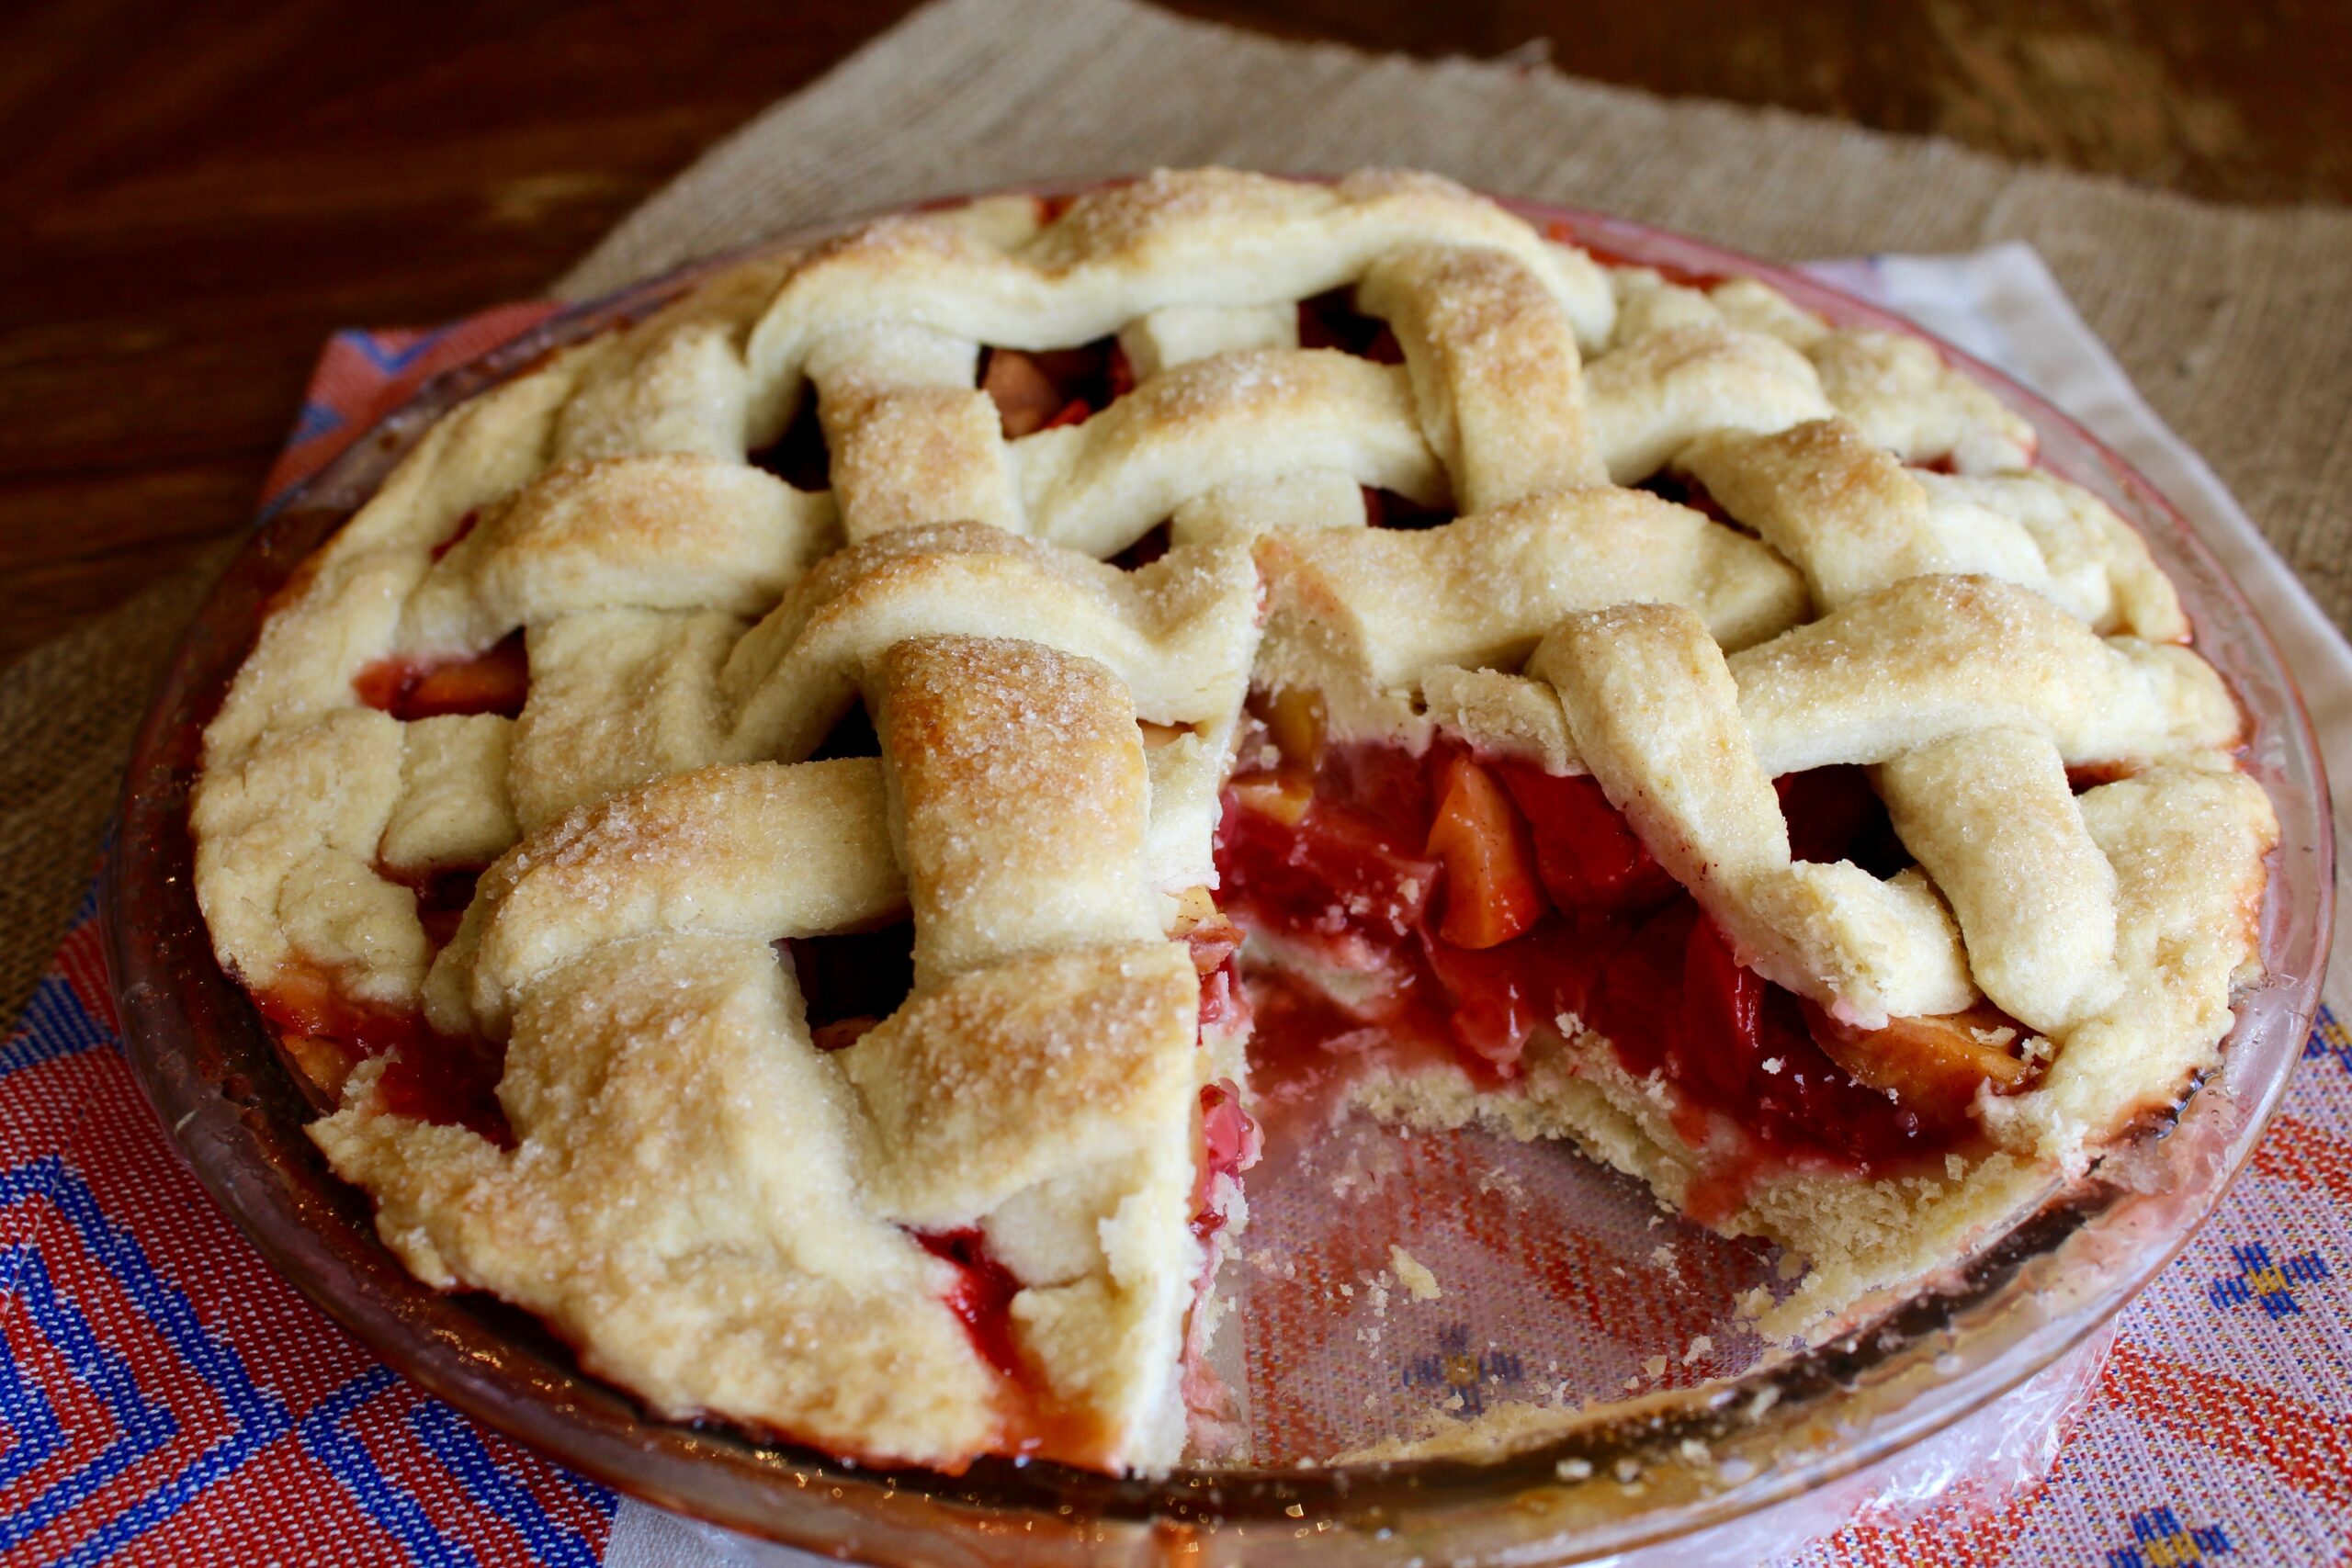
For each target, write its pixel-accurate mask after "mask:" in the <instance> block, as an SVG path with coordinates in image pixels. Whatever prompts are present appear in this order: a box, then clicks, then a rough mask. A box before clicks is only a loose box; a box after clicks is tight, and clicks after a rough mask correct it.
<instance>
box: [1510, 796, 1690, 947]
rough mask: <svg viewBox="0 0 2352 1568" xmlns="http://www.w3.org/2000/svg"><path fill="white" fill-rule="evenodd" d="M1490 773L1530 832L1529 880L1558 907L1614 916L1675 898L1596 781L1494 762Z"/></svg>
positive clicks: (1666, 877) (1669, 881)
mask: <svg viewBox="0 0 2352 1568" xmlns="http://www.w3.org/2000/svg"><path fill="white" fill-rule="evenodd" d="M1495 771H1496V773H1498V774H1500V775H1501V777H1502V782H1503V787H1504V788H1506V789H1508V790H1509V791H1510V797H1511V799H1512V800H1513V801H1514V802H1516V803H1517V804H1518V807H1519V808H1520V810H1521V811H1522V812H1525V813H1526V814H1527V820H1528V821H1529V823H1530V824H1532V826H1533V828H1534V839H1535V874H1536V875H1537V876H1538V877H1539V878H1541V879H1542V881H1543V884H1544V891H1545V892H1547V893H1549V894H1550V895H1551V896H1552V901H1553V902H1554V903H1555V904H1557V905H1558V906H1559V907H1560V908H1561V909H1563V910H1565V911H1576V910H1584V909H1590V910H1594V911H1596V912H1603V913H1615V912H1620V911H1624V910H1631V909H1640V908H1648V907H1650V906H1651V905H1654V904H1658V903H1662V902H1664V901H1665V900H1666V899H1668V898H1669V897H1673V896H1674V894H1675V892H1676V891H1677V887H1676V884H1675V881H1674V878H1673V877H1671V876H1669V875H1668V874H1667V871H1666V868H1665V867H1664V866H1662V865H1660V864H1658V863H1657V857H1655V856H1653V855H1652V854H1651V853H1650V852H1649V848H1648V846H1647V845H1645V844H1644V843H1643V842H1642V840H1639V839H1638V838H1635V837H1634V830H1633V829H1631V828H1630V827H1628V826H1626V824H1625V818H1624V816H1623V813H1621V812H1620V811H1619V810H1618V809H1617V808H1616V807H1613V806H1611V805H1610V804H1609V797H1608V796H1607V795H1603V794H1602V793H1601V790H1600V783H1599V781H1598V780H1596V779H1594V778H1592V777H1591V776H1590V775H1589V774H1584V773H1579V774H1577V775H1575V776H1573V777H1562V776H1560V775H1557V774H1554V773H1545V772H1544V771H1543V770H1542V769H1541V768H1537V767H1534V766H1532V764H1530V763H1526V762H1515V761H1504V762H1498V763H1497V764H1496V765H1495Z"/></svg>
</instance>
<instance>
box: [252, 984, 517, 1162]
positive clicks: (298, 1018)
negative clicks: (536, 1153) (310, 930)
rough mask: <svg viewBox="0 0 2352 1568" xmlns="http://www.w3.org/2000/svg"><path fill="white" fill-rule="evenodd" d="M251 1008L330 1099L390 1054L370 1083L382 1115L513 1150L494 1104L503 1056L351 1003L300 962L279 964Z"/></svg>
mask: <svg viewBox="0 0 2352 1568" xmlns="http://www.w3.org/2000/svg"><path fill="white" fill-rule="evenodd" d="M254 1006H256V1007H258V1008H259V1009H260V1010H261V1014H262V1017H263V1018H265V1019H266V1020H268V1021H269V1022H270V1024H271V1025H272V1026H273V1028H274V1029H275V1030H276V1032H277V1035H278V1038H279V1040H280V1042H281V1043H283V1044H284V1045H285V1047H286V1049H287V1053H288V1055H291V1056H292V1057H293V1058H294V1060H295V1061H296V1063H297V1064H298V1065H299V1066H301V1067H302V1069H303V1072H304V1075H305V1076H306V1077H309V1078H310V1079H311V1082H312V1083H313V1084H314V1085H315V1086H317V1087H319V1088H320V1089H323V1090H326V1091H329V1093H330V1095H332V1093H333V1092H334V1091H339V1090H340V1089H341V1088H342V1083H343V1079H344V1077H346V1076H348V1074H349V1072H350V1070H351V1068H352V1067H353V1066H356V1065H357V1064H358V1063H359V1062H360V1061H362V1060H364V1059H366V1058H368V1057H371V1056H380V1055H384V1054H385V1053H387V1052H397V1053H398V1055H395V1056H393V1058H392V1060H391V1061H390V1063H389V1064H388V1065H387V1066H385V1068H384V1076H383V1077H382V1078H381V1079H380V1080H379V1083H378V1085H377V1092H378V1093H379V1095H380V1096H381V1097H382V1099H383V1102H384V1106H385V1108H386V1109H387V1110H389V1111H391V1112H393V1113H394V1114H395V1115H400V1116H413V1117H414V1118H415V1119H416V1120H418V1121H420V1122H440V1123H443V1124H445V1125H454V1126H461V1127H470V1128H472V1129H473V1130H474V1131H475V1132H477V1133H479V1134H481V1135H482V1136H483V1137H485V1138H488V1139H489V1140H491V1142H492V1143H494V1144H497V1145H500V1146H502V1147H511V1146H512V1145H513V1144H514V1142H515V1135H514V1133H513V1130H512V1129H510V1128H509V1127H508V1126H507V1124H506V1113H505V1111H503V1110H502V1109H500V1107H499V1103H498V1095H497V1089H498V1077H499V1073H500V1071H501V1070H502V1068H503V1061H502V1059H501V1058H502V1053H500V1052H498V1051H497V1050H495V1049H494V1048H493V1047H492V1046H490V1045H488V1044H486V1043H483V1042H481V1041H479V1040H469V1039H462V1038H458V1037H457V1036H453V1035H447V1034H441V1033H437V1032H435V1030H434V1029H433V1027H432V1026H431V1025H430V1024H428V1023H426V1022H425V1021H424V1018H423V1017H422V1016H421V1015H420V1014H418V1013H417V1012H416V1011H414V1010H412V1009H408V1008H391V1007H385V1006H382V1005H380V1004H377V1003H372V1002H366V1001H359V1000H356V999H354V998H351V997H348V996H345V994H344V993H343V991H342V989H341V988H340V987H337V986H336V985H335V983H334V977H333V976H330V975H329V974H327V972H326V971H324V970H322V969H317V968H312V967H311V966H309V965H307V964H299V965H298V964H288V965H285V966H283V967H281V968H280V969H279V970H278V973H277V980H276V982H275V983H273V984H272V985H271V986H269V987H267V988H266V989H264V990H259V991H256V992H254Z"/></svg>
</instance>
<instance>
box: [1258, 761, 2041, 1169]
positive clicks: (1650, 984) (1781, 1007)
mask: <svg viewBox="0 0 2352 1568" xmlns="http://www.w3.org/2000/svg"><path fill="white" fill-rule="evenodd" d="M1272 720H1273V724H1272V728H1274V730H1275V733H1276V734H1277V735H1278V736H1279V734H1280V729H1281V725H1282V716H1281V715H1279V714H1276V715H1273V716H1272ZM1288 750H1290V754H1291V755H1292V756H1293V757H1297V756H1299V755H1300V753H1299V751H1298V750H1296V749H1295V747H1293V748H1290V749H1288ZM1321 753H1322V754H1321V755H1320V756H1319V757H1315V758H1313V760H1311V761H1283V763H1281V764H1280V765H1279V766H1276V767H1273V768H1271V769H1268V770H1264V771H1261V772H1253V773H1243V774H1241V775H1239V776H1238V777H1236V778H1235V779H1234V780H1233V781H1232V782H1231V783H1230V784H1228V786H1227V792H1226V801H1225V813H1224V818H1223V822H1222V826H1221V829H1220V833H1219V838H1218V848H1217V865H1218V871H1219V874H1220V875H1221V876H1222V878H1223V883H1222V886H1223V893H1222V897H1223V899H1224V901H1225V905H1226V907H1227V908H1228V909H1230V910H1231V911H1232V912H1233V914H1234V916H1235V918H1236V919H1238V920H1239V922H1240V923H1241V924H1242V926H1243V927H1244V928H1245V929H1248V930H1250V931H1253V932H1262V933H1264V934H1265V935H1266V936H1268V937H1269V938H1272V939H1273V943H1274V947H1275V949H1276V951H1277V952H1278V953H1282V954H1283V955H1285V960H1286V961H1285V962H1283V964H1282V965H1281V966H1280V967H1277V966H1274V965H1272V964H1254V963H1253V964H1250V966H1249V968H1248V969H1247V970H1245V973H1246V974H1247V975H1248V976H1249V978H1250V985H1251V988H1252V992H1253V1001H1254V1003H1255V1006H1256V1010H1257V1019H1258V1022H1257V1030H1256V1040H1255V1043H1254V1045H1253V1055H1254V1056H1255V1058H1256V1059H1257V1060H1259V1061H1261V1062H1267V1063H1279V1064H1282V1066H1281V1067H1280V1068H1278V1069H1277V1071H1276V1072H1275V1073H1274V1074H1271V1075H1269V1077H1268V1091H1269V1092H1270V1093H1276V1094H1279V1092H1280V1090H1279V1089H1278V1088H1277V1087H1276V1080H1277V1079H1278V1078H1279V1077H1280V1076H1281V1075H1282V1074H1283V1073H1284V1072H1287V1073H1291V1074H1293V1075H1295V1074H1296V1073H1297V1072H1298V1071H1300V1070H1302V1066H1303V1065H1304V1064H1305V1062H1306V1059H1308V1058H1312V1057H1314V1056H1316V1055H1329V1054H1331V1053H1334V1052H1336V1053H1339V1054H1340V1055H1346V1056H1350V1057H1351V1058H1354V1059H1359V1060H1363V1059H1369V1058H1370V1057H1372V1056H1374V1055H1380V1054H1381V1053H1385V1054H1386V1055H1385V1059H1386V1060H1389V1061H1391V1062H1396V1063H1399V1065H1405V1064H1408V1063H1410V1062H1413V1061H1425V1060H1428V1059H1430V1058H1431V1057H1432V1056H1433V1055H1434V1056H1439V1057H1446V1058H1450V1059H1451V1060H1452V1061H1453V1062H1454V1063H1455V1064H1456V1065H1458V1066H1461V1067H1463V1068H1464V1069H1466V1070H1467V1071H1468V1072H1469V1073H1470V1074H1471V1075H1472V1077H1474V1078H1475V1079H1476V1080H1477V1081H1479V1082H1481V1083H1484V1084H1487V1085H1488V1086H1501V1085H1504V1084H1507V1083H1509V1082H1510V1081H1511V1080H1513V1079H1516V1078H1517V1077H1520V1076H1521V1073H1522V1071H1523V1064H1522V1056H1523V1055H1524V1053H1525V1051H1526V1050H1527V1047H1528V1044H1529V1042H1530V1041H1531V1040H1532V1038H1533V1037H1534V1035H1535V1033H1536V1032H1537V1031H1538V1030H1540V1029H1544V1028H1547V1027H1549V1028H1553V1029H1558V1030H1562V1031H1565V1032H1573V1031H1574V1029H1575V1028H1576V1026H1577V1025H1578V1024H1579V1023H1580V1024H1581V1025H1582V1026H1583V1027H1584V1028H1587V1029H1589V1030H1591V1031H1593V1032H1596V1033H1598V1034H1600V1035H1601V1036H1603V1037H1605V1038H1606V1039H1607V1040H1608V1041H1609V1042H1610V1043H1611V1045H1612V1047H1613V1049H1614V1052H1615V1055H1616V1058H1617V1061H1618V1062H1619V1064H1620V1065H1621V1066H1623V1068H1624V1069H1625V1070H1626V1071H1628V1072H1630V1073H1632V1074H1634V1076H1636V1077H1651V1076H1653V1075H1655V1076H1657V1077H1658V1078H1660V1079H1662V1080H1663V1081H1664V1083H1665V1084H1666V1085H1667V1086H1668V1088H1669V1089H1671V1090H1672V1091H1673V1094H1674V1097H1675V1102H1676V1106H1677V1121H1678V1126H1679V1128H1680V1130H1681V1131H1683V1133H1684V1134H1685V1135H1686V1136H1687V1137H1688V1139H1689V1141H1690V1142H1691V1143H1692V1144H1693V1145H1706V1144H1709V1143H1710V1142H1711V1140H1710V1139H1709V1137H1708V1135H1707V1134H1708V1133H1709V1130H1710V1126H1711V1123H1713V1122H1717V1121H1720V1122H1724V1123H1727V1124H1728V1125H1729V1126H1730V1127H1733V1128H1736V1129H1737V1131H1738V1132H1739V1133H1740V1134H1743V1135H1744V1137H1743V1139H1742V1143H1743V1146H1745V1147H1746V1148H1747V1149H1748V1150H1749V1152H1750V1154H1751V1155H1752V1156H1754V1157H1755V1158H1758V1159H1775V1160H1780V1161H1783V1162H1789V1161H1803V1162H1808V1163H1817V1162H1820V1161H1824V1160H1826V1161H1830V1162H1834V1163H1836V1164H1838V1165H1841V1166H1846V1167H1850V1168H1860V1169H1862V1170H1871V1169H1873V1168H1884V1167H1887V1166H1889V1165H1892V1164H1894V1163H1897V1162H1901V1161H1905V1160H1908V1159H1912V1158H1916V1157H1918V1156H1929V1155H1940V1154H1942V1153H1944V1152H1946V1151H1948V1150H1950V1149H1951V1148H1953V1147H1954V1146H1956V1145H1960V1144H1962V1143H1963V1142H1965V1141H1967V1140H1968V1139H1970V1138H1972V1137H1973V1135H1974V1134H1975V1131H1976V1127H1975V1122H1974V1120H1973V1115H1972V1113H1971V1107H1972V1106H1973V1102H1974V1099H1975V1096H1976V1094H1977V1092H1978V1089H1979V1088H1980V1086H1984V1085H1987V1084H1989V1085H1990V1086H1991V1087H1992V1088H1993V1089H1995V1090H1996V1091H1998V1090H2001V1089H2010V1088H2014V1087H2017V1086H2018V1084H2020V1083H2021V1082H2022V1081H2023V1079H2024V1078H2025V1077H2026V1073H2027V1066H2026V1064H2025V1062H2024V1061H2023V1060H2022V1059H2021V1057H2020V1056H2019V1055H2018V1049H2017V1048H2018V1046H2019V1045H2020V1044H2021V1043H2022V1039H2023V1034H2024V1032H2023V1031H2022V1030H2020V1029H2018V1027H2017V1026H2016V1025H2014V1024H2013V1023H2011V1022H2010V1021H2008V1020H2007V1019H2006V1018H2003V1017H2002V1016H2001V1015H1999V1014H1998V1013H1996V1012H1995V1011H1994V1010H1992V1009H1990V1008H1989V1007H1980V1008H1978V1009H1977V1010H1973V1011H1972V1012H1969V1013H1962V1014H1959V1015H1955V1016H1954V1017H1952V1018H1949V1019H1898V1020H1895V1021H1893V1022H1892V1023H1890V1024H1889V1025H1888V1026H1887V1027H1886V1028H1884V1029H1882V1030H1875V1031H1861V1030H1854V1029H1850V1028H1848V1027H1846V1026H1844V1025H1839V1024H1836V1023H1834V1022H1832V1021H1830V1020H1829V1019H1828V1018H1827V1017H1826V1015H1825V1014H1823V1013H1822V1012H1821V1011H1820V1010H1818V1009H1815V1008H1813V1007H1811V1006H1810V1005H1809V1004H1806V1003H1804V1002H1801V1001H1800V999H1799V998H1797V997H1795V996H1794V995H1792V993H1790V992H1788V991H1785V990H1783V989H1781V987H1777V986H1774V985H1771V984H1770V983H1768V982H1767V981H1765V980H1763V979H1761V978H1760V977H1758V976H1757V975H1755V974H1754V973H1752V972H1751V971H1749V970H1747V969H1745V968H1743V967H1741V966H1740V964H1737V963H1736V961H1735V960H1734V958H1733V955H1732V952H1731V949H1730V946H1729V944H1728V943H1727V942H1726V941H1725V940H1724V936H1723V933H1722V932H1721V931H1719V930H1718V929H1717V928H1716V926H1715V925H1714V923H1713V921H1712V920H1710V919H1708V918H1707V917H1706V916H1705V915H1704V914H1703V913H1702V911H1701V910H1700V908H1698V906H1697V905H1696V904H1695V903H1694V902H1693V901H1692V900H1691V897H1690V896H1689V895H1688V894H1687V893H1685V892H1684V891H1683V890H1682V889H1681V888H1680V887H1679V886H1677V885H1676V884H1675V882H1674V881H1673V880H1672V879H1671V878H1670V877H1668V875H1667V874H1665V872H1664V871H1663V870H1661V869H1660V868H1659V866H1658V864H1657V862H1656V861H1655V860H1654V859H1652V858H1651V856H1650V855H1649V853H1648V852H1647V851H1646V850H1645V848H1644V847H1643V845H1642V843H1641V841H1640V840H1638V839H1637V838H1635V837H1634V834H1633V832H1632V831H1631V830H1630V829H1628V828H1627V827H1626V825H1625V821H1624V818H1623V817H1622V816H1621V815H1619V814H1618V812H1617V811H1616V810H1615V808H1614V807H1611V805H1610V804H1609V802H1608V800H1607V798H1606V797H1605V796H1604V795H1602V794H1601V792H1600V786H1599V785H1598V784H1595V783H1594V782H1593V781H1592V780H1591V779H1589V778H1587V777H1556V776H1553V775H1549V774H1546V773H1543V772H1541V771H1540V770H1538V769H1535V768H1533V767H1531V766H1528V765H1526V764H1523V763H1520V762H1516V761H1482V760H1480V759H1478V758H1476V757H1475V756H1473V755H1472V754H1471V753H1470V752H1468V751H1467V750H1464V749H1463V748H1462V747H1460V746H1459V745H1456V744H1453V743H1452V742H1441V743H1439V744H1438V745H1436V746H1434V747H1432V748H1431V749H1430V751H1429V753H1428V754H1427V755H1426V756H1424V757H1419V758H1416V757H1413V756H1410V755H1408V754H1407V753H1406V752H1404V751H1402V750H1398V749H1396V748H1393V747H1388V746H1383V745H1350V746H1333V747H1329V748H1323V749H1321ZM1309 755H1310V756H1311V755H1312V753H1311V752H1310V753H1309ZM1779 790H1780V794H1781V803H1782V807H1783V810H1784V811H1785V812H1786V814H1787V816H1788V818H1789V823H1790V834H1791V841H1792V847H1793V848H1794V850H1795V852H1796V853H1797V854H1798V855H1799V856H1801V857H1803V858H1805V859H1813V860H1836V859H1847V860H1852V861H1854V862H1856V863H1859V864H1860V865H1862V866H1863V867H1864V868H1865V869H1868V870H1871V871H1873V872H1875V873H1877V874H1882V875H1883V874H1888V873H1889V872H1891V871H1893V870H1894V869H1897V868H1899V867H1900V866H1901V865H1902V864H1903V863H1905V856H1904V854H1903V852H1902V849H1901V846H1900V844H1899V843H1898V842H1897V840H1895V838H1894V833H1893V831H1892V829H1890V828H1889V827H1888V825H1887V821H1886V816H1885V812H1884V810H1883V807H1881V806H1880V804H1879V801H1878V798H1877V796H1876V795H1874V794H1873V793H1872V792H1871V787H1870V784H1869V782H1868V780H1867V779H1866V778H1865V777H1864V776H1863V774H1862V773H1861V771H1860V770H1859V769H1851V768H1826V769H1822V770H1819V771H1817V772H1815V773H1801V774H1792V775H1790V776H1788V777H1785V778H1783V779H1781V780H1780V781H1779ZM1300 961H1303V962H1304V963H1305V964H1306V965H1307V966H1308V967H1309V968H1310V969H1311V970H1320V971H1322V972H1323V974H1322V976H1321V977H1320V978H1319V979H1310V980H1302V979H1301V978H1300V976H1299V969H1298V964H1299V962H1300ZM1332 972H1337V974H1336V975H1334V974H1333V973H1332ZM1326 982H1330V983H1329V984H1326ZM1342 998H1343V999H1342ZM1368 1036H1374V1037H1377V1038H1378V1039H1379V1041H1380V1044H1379V1045H1378V1047H1377V1049H1376V1050H1374V1051H1368V1050H1367V1038H1368ZM1309 1070H1311V1069H1309ZM1716 1142H1717V1145H1718V1146H1720V1145H1719V1140H1718V1141H1716Z"/></svg>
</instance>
